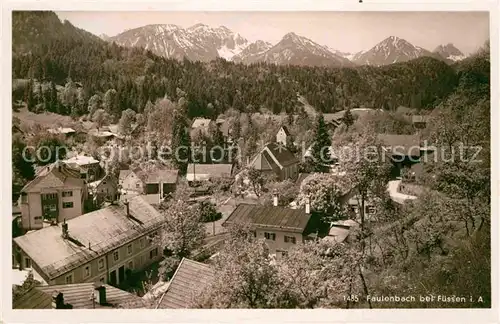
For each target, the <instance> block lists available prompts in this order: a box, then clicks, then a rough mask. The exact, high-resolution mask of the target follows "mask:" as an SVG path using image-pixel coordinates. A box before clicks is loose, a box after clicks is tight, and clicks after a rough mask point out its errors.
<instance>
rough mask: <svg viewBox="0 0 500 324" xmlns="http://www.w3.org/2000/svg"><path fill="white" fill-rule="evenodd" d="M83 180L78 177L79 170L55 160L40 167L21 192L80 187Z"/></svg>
mask: <svg viewBox="0 0 500 324" xmlns="http://www.w3.org/2000/svg"><path fill="white" fill-rule="evenodd" d="M84 186H85V182H84V180H83V179H81V177H80V171H78V170H76V169H73V168H71V167H69V166H68V165H67V164H65V163H63V162H61V161H57V162H54V163H52V164H50V165H48V166H45V167H43V168H41V169H40V171H39V172H38V173H37V174H36V178H35V179H33V180H32V181H30V182H28V183H27V184H26V185H25V186H24V188H23V189H22V190H21V191H23V192H40V191H43V190H44V189H50V188H62V187H68V188H82V187H84Z"/></svg>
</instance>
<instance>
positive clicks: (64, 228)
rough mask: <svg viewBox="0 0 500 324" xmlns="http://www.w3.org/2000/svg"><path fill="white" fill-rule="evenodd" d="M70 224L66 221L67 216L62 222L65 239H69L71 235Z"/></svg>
mask: <svg viewBox="0 0 500 324" xmlns="http://www.w3.org/2000/svg"><path fill="white" fill-rule="evenodd" d="M68 232H69V231H68V224H67V223H66V218H65V219H64V221H63V223H62V237H63V239H67V238H68V237H69V233H68Z"/></svg>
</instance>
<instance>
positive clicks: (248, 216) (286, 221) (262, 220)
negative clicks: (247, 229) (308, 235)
mask: <svg viewBox="0 0 500 324" xmlns="http://www.w3.org/2000/svg"><path fill="white" fill-rule="evenodd" d="M310 218H311V214H306V212H305V210H304V209H291V208H287V207H282V206H262V205H253V204H239V205H238V207H236V209H235V210H234V211H233V212H232V213H231V215H229V217H228V218H227V219H226V221H225V222H224V223H223V226H225V225H229V224H248V225H250V226H253V227H258V228H269V229H275V230H282V231H287V232H297V233H303V232H304V230H305V229H306V227H307V224H308V223H309V219H310Z"/></svg>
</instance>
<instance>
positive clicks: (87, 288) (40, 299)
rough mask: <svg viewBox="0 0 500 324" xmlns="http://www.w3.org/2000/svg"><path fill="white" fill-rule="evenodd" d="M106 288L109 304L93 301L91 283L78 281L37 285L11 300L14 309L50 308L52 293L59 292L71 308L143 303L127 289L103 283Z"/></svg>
mask: <svg viewBox="0 0 500 324" xmlns="http://www.w3.org/2000/svg"><path fill="white" fill-rule="evenodd" d="M103 286H104V287H105V288H106V302H107V304H109V305H100V304H99V303H97V301H96V302H95V303H94V302H93V301H92V299H91V298H90V296H91V293H92V292H93V291H94V284H93V283H79V284H69V285H55V286H39V287H35V288H33V289H31V290H30V291H28V292H27V293H26V294H24V295H22V296H21V297H19V298H17V299H15V300H13V302H12V308H14V309H51V308H52V294H53V293H54V292H56V291H57V292H60V293H62V294H63V296H64V303H65V304H70V305H71V306H72V308H73V309H93V308H116V307H117V306H118V305H120V304H122V303H125V302H129V301H131V300H133V301H136V302H137V305H138V307H140V305H141V304H144V302H143V300H142V298H140V297H139V296H136V295H134V294H131V293H129V292H127V291H124V290H121V289H118V288H115V287H113V286H110V285H106V284H105V285H103Z"/></svg>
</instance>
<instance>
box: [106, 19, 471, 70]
mask: <svg viewBox="0 0 500 324" xmlns="http://www.w3.org/2000/svg"><path fill="white" fill-rule="evenodd" d="M99 37H100V38H101V39H103V40H106V41H110V42H116V43H117V44H119V45H122V46H129V47H130V46H137V47H142V48H145V49H147V50H150V51H152V52H153V53H154V54H157V55H160V56H164V57H166V58H175V59H179V60H182V59H184V58H186V59H189V60H193V61H203V62H207V61H211V60H214V59H216V58H224V59H226V60H228V61H233V62H236V63H245V64H251V63H259V62H265V63H273V64H291V65H311V66H335V67H342V66H355V65H373V66H381V65H388V64H393V63H397V62H405V61H409V60H412V59H415V58H418V57H422V56H429V57H434V58H436V59H440V60H443V61H445V62H447V63H453V62H455V61H458V60H461V59H463V58H465V55H464V54H463V53H462V52H461V51H460V50H459V49H457V48H456V47H455V46H454V45H453V44H451V43H450V44H446V45H440V46H438V47H437V48H436V49H435V50H434V51H432V52H431V51H429V50H427V49H424V48H422V47H419V46H415V45H413V44H411V43H410V42H408V41H406V40H405V39H402V38H399V37H396V36H389V37H387V38H386V39H384V40H382V41H381V42H379V43H378V44H376V45H375V46H373V47H372V48H370V49H368V50H366V51H361V52H358V53H345V52H341V51H338V50H336V49H334V48H329V47H327V46H324V45H320V44H318V43H316V42H314V41H313V40H311V39H308V38H306V37H303V36H299V35H297V34H295V33H293V32H290V33H287V34H286V35H284V36H283V38H282V39H281V40H280V41H279V42H278V43H276V44H274V45H273V44H271V43H269V42H266V41H263V40H257V41H256V42H253V43H250V42H249V41H248V40H247V39H246V38H244V37H243V36H242V35H240V34H238V33H235V32H233V31H231V30H230V29H228V28H227V27H225V26H219V27H216V28H213V27H210V26H207V25H204V24H196V25H194V26H191V27H188V28H182V27H180V26H177V25H172V24H155V25H146V26H143V27H138V28H134V29H130V30H127V31H125V32H123V33H120V34H118V35H116V36H113V37H109V36H107V35H100V36H99Z"/></svg>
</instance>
